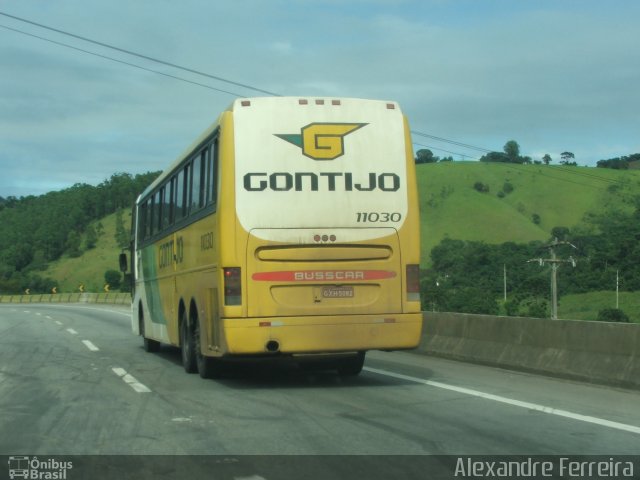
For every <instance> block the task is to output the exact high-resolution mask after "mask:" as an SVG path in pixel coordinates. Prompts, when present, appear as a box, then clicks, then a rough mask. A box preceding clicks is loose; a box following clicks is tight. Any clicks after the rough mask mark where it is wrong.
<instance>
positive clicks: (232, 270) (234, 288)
mask: <svg viewBox="0 0 640 480" xmlns="http://www.w3.org/2000/svg"><path fill="white" fill-rule="evenodd" d="M222 271H223V272H224V304H225V305H242V280H241V275H240V273H241V270H240V267H227V268H223V269H222Z"/></svg>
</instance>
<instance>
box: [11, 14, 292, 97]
mask: <svg viewBox="0 0 640 480" xmlns="http://www.w3.org/2000/svg"><path fill="white" fill-rule="evenodd" d="M0 15H3V16H5V17H8V18H12V19H14V20H18V21H20V22H24V23H29V24H31V25H35V26H36V27H40V28H44V29H46V30H50V31H52V32H56V33H60V34H62V35H66V36H69V37H73V38H77V39H79V40H82V41H85V42H89V43H93V44H94V45H99V46H101V47H105V48H109V49H111V50H116V51H118V52H121V53H126V54H127V55H133V56H134V57H138V58H143V59H145V60H149V61H150V62H155V63H159V64H162V65H166V66H169V67H172V68H177V69H179V70H183V71H185V72H189V73H194V74H196V75H202V76H203V77H207V78H211V79H213V80H217V81H220V82H224V83H228V84H230V85H235V86H237V87H242V88H246V89H248V90H253V91H255V92H260V93H264V94H266V95H273V96H276V97H279V96H280V95H279V94H277V93H273V92H270V91H268V90H263V89H261V88H258V87H254V86H252V85H247V84H244V83H240V82H236V81H234V80H229V79H227V78H223V77H219V76H217V75H212V74H210V73H206V72H202V71H199V70H195V69H193V68H189V67H183V66H181V65H177V64H175V63H171V62H167V61H165V60H160V59H159V58H154V57H150V56H148V55H144V54H141V53H137V52H133V51H131V50H127V49H124V48H120V47H116V46H115V45H110V44H108V43H104V42H99V41H97V40H92V39H91V38H87V37H83V36H82V35H76V34H75V33H71V32H66V31H64V30H60V29H58V28H53V27H49V26H47V25H43V24H41V23H37V22H34V21H31V20H27V19H26V18H21V17H16V16H15V15H10V14H8V13H5V12H0ZM72 48H73V47H72ZM233 95H235V94H233Z"/></svg>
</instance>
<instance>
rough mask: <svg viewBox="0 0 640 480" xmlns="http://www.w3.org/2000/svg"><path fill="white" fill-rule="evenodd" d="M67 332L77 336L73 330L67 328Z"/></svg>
mask: <svg viewBox="0 0 640 480" xmlns="http://www.w3.org/2000/svg"><path fill="white" fill-rule="evenodd" d="M67 332H69V333H70V334H71V335H77V334H78V332H76V331H75V330H74V329H73V328H67Z"/></svg>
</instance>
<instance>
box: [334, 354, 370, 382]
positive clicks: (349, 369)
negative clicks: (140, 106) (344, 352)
mask: <svg viewBox="0 0 640 480" xmlns="http://www.w3.org/2000/svg"><path fill="white" fill-rule="evenodd" d="M365 353H366V352H358V353H357V354H356V355H354V356H353V357H349V358H345V359H342V360H340V363H339V364H338V375H341V376H343V377H355V376H356V375H359V374H360V372H361V371H362V367H363V366H364V357H365Z"/></svg>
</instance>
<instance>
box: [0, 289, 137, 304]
mask: <svg viewBox="0 0 640 480" xmlns="http://www.w3.org/2000/svg"><path fill="white" fill-rule="evenodd" d="M0 303H107V304H111V305H128V304H130V303H131V294H130V293H126V292H125V293H123V292H108V293H46V294H33V295H0Z"/></svg>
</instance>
